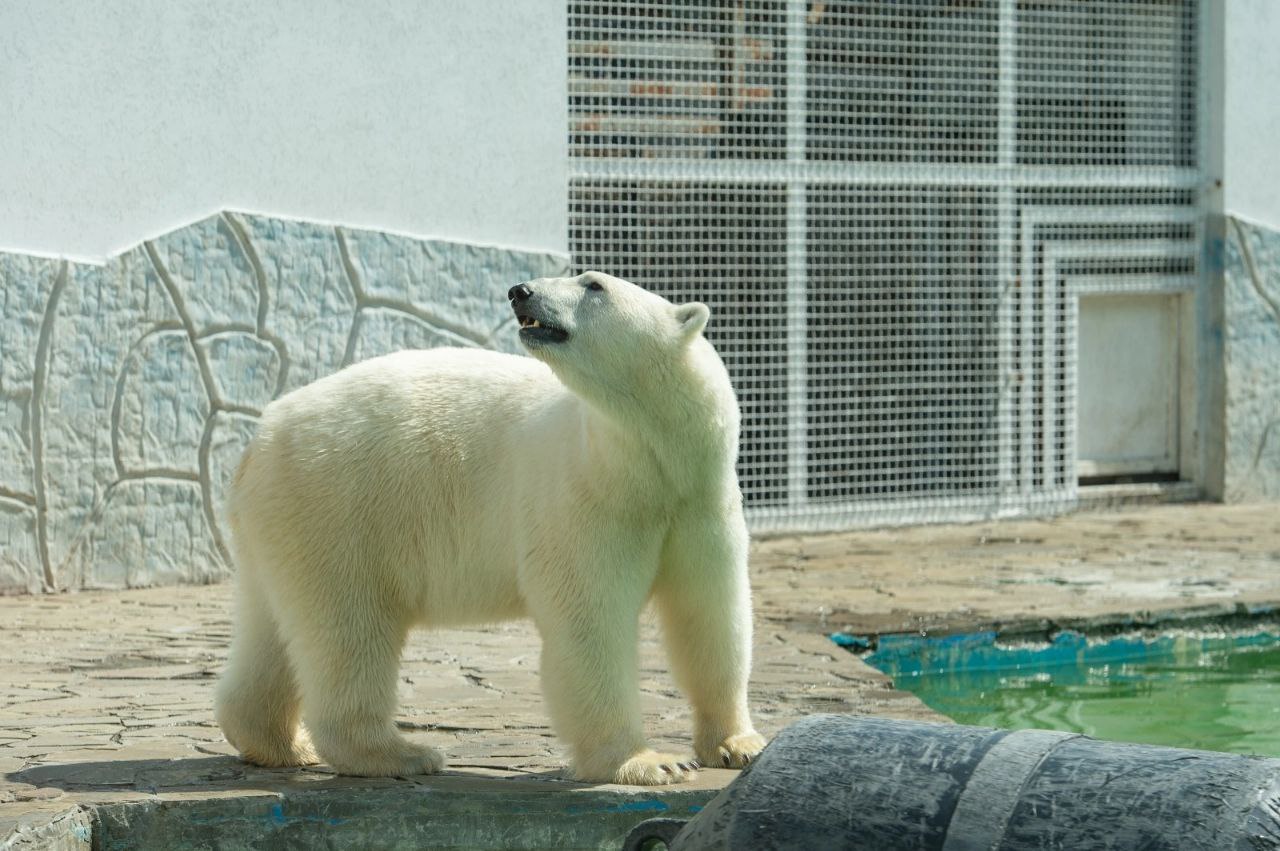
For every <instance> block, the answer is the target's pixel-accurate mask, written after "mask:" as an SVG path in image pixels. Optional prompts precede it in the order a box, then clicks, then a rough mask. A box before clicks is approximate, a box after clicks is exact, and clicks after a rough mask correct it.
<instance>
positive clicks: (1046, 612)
mask: <svg viewBox="0 0 1280 851" xmlns="http://www.w3.org/2000/svg"><path fill="white" fill-rule="evenodd" d="M752 585H753V588H754V591H755V604H756V613H757V624H756V626H757V629H756V660H755V668H754V675H753V681H752V704H753V709H754V712H755V716H756V720H757V724H758V726H759V727H760V729H761V731H762V732H765V733H766V734H773V733H776V732H777V731H778V730H780V729H782V728H783V727H785V726H786V725H787V724H788V723H790V722H792V721H794V720H796V719H798V718H800V717H802V716H804V715H807V714H812V713H815V712H853V713H864V714H872V715H884V716H891V717H897V718H916V719H930V718H936V716H935V715H934V714H933V713H932V712H931V711H930V710H929V709H927V708H926V707H924V706H923V705H922V704H920V703H919V702H918V701H917V700H916V699H915V698H914V697H913V696H911V695H909V694H906V693H905V692H897V691H894V690H893V688H892V685H891V683H889V682H888V681H887V679H886V678H885V677H884V676H883V675H881V674H879V673H878V672H876V671H873V670H872V669H870V668H869V667H867V666H866V665H864V664H863V663H861V662H860V661H859V660H858V659H857V658H855V657H854V656H852V655H849V654H847V653H845V652H844V651H842V650H840V649H838V648H836V647H835V646H834V645H833V644H832V643H831V642H830V641H828V640H827V639H826V638H825V635H826V634H827V633H830V632H834V631H845V632H854V633H862V634H866V633H881V632H898V631H918V630H922V629H924V630H928V631H938V630H956V629H970V628H976V627H984V628H987V627H992V626H995V627H997V628H999V629H1002V630H1004V631H1006V632H1009V633H1026V632H1040V631H1045V630H1048V629H1051V628H1053V627H1055V626H1064V625H1065V626H1077V627H1079V626H1085V627H1096V626H1102V625H1106V624H1111V623H1123V622H1132V621H1139V622H1143V621H1168V620H1171V619H1179V618H1187V617H1220V616H1224V615H1232V614H1242V613H1248V612H1255V611H1265V610H1267V609H1268V608H1269V607H1272V606H1277V605H1280V506H1276V505H1259V506H1220V505H1176V506H1159V507H1149V508H1135V509H1128V510H1124V511H1116V512H1108V513H1081V514H1076V515H1071V516H1067V517H1060V518H1055V519H1052V520H1044V521H1016V522H1009V521H1004V522H999V523H994V522H993V523H983V524H973V525H952V526H932V527H917V528H911V529H892V530H878V531H867V532H856V533H848V534H838V535H825V536H806V537H788V538H776V539H770V540H764V541H758V542H756V543H755V545H754V546H753V555H752ZM230 596H231V595H230V588H229V587H227V586H208V587H196V588H163V589H143V590H133V591H124V592H92V593H88V592H86V593H79V594H65V595H56V596H45V597H17V598H4V599H0V646H3V647H4V648H5V650H4V652H3V653H2V654H0V849H5V848H10V847H12V848H21V847H30V848H36V847H55V845H54V844H53V843H55V841H56V842H57V843H62V844H60V845H56V847H66V848H72V847H77V848H78V847H84V848H88V847H89V844H88V843H89V835H90V833H91V831H92V830H93V829H95V828H94V822H93V813H92V808H94V807H98V806H100V805H116V806H115V809H113V810H111V811H110V812H111V813H112V815H111V818H110V819H107V821H108V822H111V824H114V830H115V831H116V833H115V834H114V835H115V836H117V837H118V836H121V835H126V834H127V832H128V831H130V830H132V831H134V832H135V834H134V835H136V836H142V835H144V834H145V835H150V836H151V837H152V839H151V840H150V841H151V843H152V845H154V846H155V847H159V844H160V843H162V842H172V841H177V840H176V839H175V837H176V836H177V835H178V834H177V833H174V832H173V831H175V830H178V828H177V827H174V824H175V822H174V819H175V818H177V817H176V816H174V817H173V818H170V816H172V814H173V813H176V812H178V811H179V810H181V809H182V808H183V807H186V808H188V809H190V808H195V809H192V810H191V811H192V812H195V810H199V812H201V813H203V815H202V816H200V819H203V821H201V820H200V819H197V822H198V824H196V826H195V827H192V826H191V824H192V823H191V820H190V819H189V818H188V819H187V820H186V821H185V822H183V824H184V826H183V827H182V829H183V830H186V829H190V830H193V831H196V833H194V834H192V835H193V836H198V837H203V838H204V839H208V837H210V836H213V835H215V834H216V831H214V829H213V828H211V827H209V825H211V824H214V823H217V824H220V825H222V826H223V827H222V828H218V829H224V828H225V829H226V830H228V831H233V832H234V831H239V832H240V833H238V834H236V835H237V836H242V837H251V836H266V835H267V834H268V833H269V832H270V831H279V837H281V841H283V838H285V837H292V838H291V839H290V841H294V842H305V841H308V840H306V839H305V837H306V836H310V835H311V834H308V833H306V831H313V832H314V831H317V830H329V831H330V832H333V831H339V830H346V829H348V828H350V830H351V831H355V830H356V828H357V827H359V829H360V830H369V831H374V833H371V834H368V835H364V834H361V835H363V836H365V838H364V839H363V840H361V839H359V837H358V836H357V835H356V833H351V834H350V835H351V836H353V837H356V839H353V840H352V842H365V843H366V844H367V843H368V842H370V841H372V840H371V839H370V837H371V836H372V837H374V838H376V837H377V836H378V835H381V836H383V838H385V836H386V834H385V832H383V833H381V834H379V833H378V832H377V831H385V829H386V828H385V813H386V811H387V809H388V807H389V805H390V802H393V801H394V802H398V803H397V804H396V806H398V807H399V808H400V809H401V810H403V811H404V812H409V811H410V810H412V807H413V806H414V803H413V802H415V801H421V800H427V799H428V798H429V799H430V800H431V801H432V802H433V803H432V809H431V814H433V815H434V814H439V813H442V812H445V811H448V812H450V813H454V814H455V815H456V818H455V820H454V822H451V824H456V825H463V826H464V827H466V828H467V829H471V827H467V826H474V825H475V824H476V823H477V821H479V822H485V823H487V825H482V826H483V827H485V829H488V830H489V831H490V833H492V831H493V819H494V817H495V816H494V815H493V813H494V812H495V808H497V809H498V810H501V811H502V812H503V813H506V814H507V817H509V818H510V819H512V822H511V823H512V825H516V826H518V825H521V824H526V823H531V820H534V817H533V816H531V815H529V814H530V813H532V812H533V811H534V810H537V811H539V812H543V811H544V810H545V813H546V815H547V818H548V819H551V820H558V821H559V822H561V823H563V822H564V821H565V819H566V815H565V814H566V813H568V814H570V815H572V816H574V817H577V816H582V819H581V821H582V822H583V823H584V824H585V823H587V822H588V821H590V820H591V818H593V816H592V814H593V813H597V814H599V813H609V814H610V815H609V818H612V819H614V821H616V822H617V824H618V825H623V826H625V823H628V822H634V821H638V820H640V819H641V818H643V817H644V816H645V815H646V814H649V813H648V811H647V809H646V808H649V809H652V810H655V811H662V812H665V813H666V814H674V813H678V812H682V811H688V810H689V808H690V807H696V806H698V805H699V803H700V802H705V800H706V799H707V798H709V797H710V796H711V795H712V794H713V793H714V792H715V790H717V789H719V788H720V787H722V786H723V785H724V784H726V783H727V782H729V781H730V780H732V779H733V777H734V776H735V775H734V773H733V772H730V771H724V770H705V771H703V772H702V774H701V776H700V777H699V779H698V780H697V781H696V782H695V783H694V784H690V785H688V786H685V787H677V788H672V787H668V788H666V789H662V790H642V789H629V788H625V787H592V786H586V785H583V784H573V783H568V782H566V781H563V780H560V779H559V770H560V768H561V767H562V765H563V750H562V749H561V748H560V746H559V745H558V743H557V742H556V741H555V739H554V738H553V737H552V735H551V732H550V730H549V729H548V727H547V723H546V719H545V715H544V712H543V710H542V703H541V697H540V695H539V692H538V684H537V665H538V640H537V636H536V634H535V633H534V631H533V630H532V628H531V627H530V626H529V625H527V624H522V623H517V624H509V625H503V626H499V627H493V628H486V629H471V630H449V631H438V632H430V633H419V634H416V635H415V636H414V637H413V639H412V640H411V643H410V645H409V648H408V650H407V651H406V654H405V661H404V665H403V668H402V672H401V696H402V700H403V705H402V709H401V713H400V721H401V724H402V727H404V728H405V729H406V730H407V731H408V732H409V733H410V734H411V735H414V736H416V737H420V738H421V740H422V741H425V742H427V743H429V744H432V745H435V746H437V747H440V748H442V749H443V750H444V751H445V752H446V754H447V756H448V758H449V761H450V765H449V769H448V771H447V772H446V773H445V774H443V775H441V776H439V777H435V778H408V779H405V778H401V779H387V780H359V779H353V778H343V777H337V776H335V775H333V774H332V773H331V772H329V771H328V770H327V769H325V767H323V766H318V767H315V768H311V769H295V770H282V771H268V770H264V769H257V768H253V767H250V766H246V765H244V764H242V763H240V762H239V761H238V760H237V759H236V758H235V757H234V751H233V750H232V749H231V748H230V747H229V746H228V745H227V744H226V743H225V742H224V741H223V740H222V737H221V735H220V733H219V731H218V729H217V727H216V726H215V725H214V723H213V718H212V710H211V696H212V687H213V683H214V681H215V678H216V676H217V673H218V671H219V669H220V668H221V666H222V664H223V661H224V660H225V656H226V651H227V645H228V641H229V638H230V629H231V621H230ZM642 659H643V661H642V669H643V670H642V675H641V681H642V682H641V687H642V690H643V695H644V703H645V710H646V723H647V728H648V730H649V733H650V735H651V737H652V739H653V740H654V742H655V743H656V744H657V745H659V746H661V747H665V748H671V749H675V750H677V751H679V752H683V751H688V750H689V747H690V736H689V733H690V730H689V713H688V710H687V708H686V707H685V705H684V702H683V700H681V698H680V696H679V694H678V693H677V692H676V690H675V688H674V686H673V684H672V682H671V680H670V678H669V677H668V675H667V673H666V667H665V664H664V662H663V660H662V656H661V652H660V648H659V645H658V641H657V636H656V631H655V629H654V628H653V626H652V625H651V624H650V625H649V626H648V628H647V629H646V630H645V639H644V647H643V653H642ZM939 720H941V719H939ZM424 795H425V796H427V797H426V798H424ZM307 796H310V797H309V798H308V797H307ZM575 796H576V797H575ZM304 798H306V799H307V800H310V801H312V802H313V803H315V802H320V803H319V804H316V806H321V805H322V809H323V808H327V809H323V811H324V812H326V813H331V812H337V811H338V810H341V812H343V813H344V815H342V816H332V815H331V816H325V817H324V818H321V817H320V816H317V815H315V813H316V812H320V810H316V809H314V807H313V808H312V809H306V808H305V807H303V806H302V805H301V804H299V803H297V802H298V801H301V800H303V799H304ZM553 800H554V801H555V803H554V805H548V806H546V807H543V805H542V803H539V802H543V803H545V802H548V801H553ZM619 800H620V801H624V802H626V803H624V804H618V803H617V801H619ZM448 801H454V802H455V804H450V805H447V806H446V804H445V803H442V802H448ZM485 801H489V802H490V803H489V804H488V805H485V804H484V802H485ZM520 801H523V802H525V803H523V804H520V805H519V806H516V804H515V803H514V802H520ZM281 802H283V805H285V806H287V807H291V808H292V809H290V810H286V809H282V803H281ZM486 806H487V807H488V809H487V810H486V809H485V807H486ZM334 807H337V808H338V809H337V810H335V809H334ZM450 807H452V809H450ZM477 807H479V808H480V809H478V810H477V809H476V808H477ZM512 807H515V809H512ZM344 808H345V809H344ZM522 808H523V809H522ZM530 808H532V809H530ZM540 808H541V809H540ZM681 808H684V809H683V810H682V809H681ZM101 812H105V810H103V811H100V814H99V815H100V818H99V822H97V825H98V827H99V828H102V825H103V824H104V823H105V822H103V821H102V819H101ZM246 812H248V813H251V814H253V818H242V817H241V816H242V814H243V813H246ZM291 813H292V814H293V815H291ZM370 813H375V814H377V818H375V817H374V816H372V815H369V814H370ZM122 814H123V815H122ZM130 814H132V815H130ZM166 814H168V815H166ZM362 814H363V815H362ZM295 816H296V817H295ZM165 818H169V821H165ZM600 818H603V816H600ZM112 819H114V821H112ZM122 819H123V821H121V820H122ZM130 819H132V821H130ZM325 819H328V821H325ZM361 819H364V821H361ZM405 819H406V821H405V824H406V825H408V826H407V827H404V828H403V829H406V830H408V829H410V828H419V827H421V826H422V824H425V822H423V821H421V820H418V821H413V820H411V819H408V817H407V816H406V817H405ZM570 820H572V819H570ZM597 821H598V819H597ZM166 825H167V826H166ZM338 825H346V827H342V828H339V827H338ZM379 825H382V826H381V827H380V826H379ZM422 829H431V830H440V829H443V828H441V827H438V826H437V827H430V826H428V827H427V828H422ZM476 829H480V828H478V827H477V828H476ZM511 829H512V830H515V829H516V828H515V827H512V828H511ZM618 829H621V828H618ZM166 830H167V831H169V832H168V833H166V832H165V831H166ZM148 831H150V833H149V834H148ZM210 831H213V833H211V832H210ZM289 831H293V832H292V833H289ZM624 832H625V831H624ZM228 835H230V834H228ZM406 835H407V834H406ZM512 835H514V834H512ZM584 835H585V834H584ZM336 836H337V834H336V833H335V834H333V836H331V837H330V838H331V839H333V838H334V837H336ZM139 841H140V842H141V841H142V840H139ZM203 841H204V840H203V839H202V840H201V842H197V843H196V845H197V846H199V845H201V843H202V842H203ZM416 841H422V840H421V839H419V840H416ZM514 841H515V840H513V842H514ZM522 841H526V840H522ZM528 841H532V840H528ZM592 841H594V840H592ZM583 842H584V843H587V844H590V843H589V842H588V841H587V840H585V839H584V840H583ZM210 843H211V847H213V846H217V845H218V844H219V843H218V842H213V841H212V840H210ZM107 844H108V845H109V844H110V843H107ZM144 844H145V843H144ZM230 844H231V845H235V843H234V842H231V843H230ZM193 847H195V846H193ZM237 847H243V846H237ZM352 847H358V845H354V844H353V846H352ZM495 847H498V846H495Z"/></svg>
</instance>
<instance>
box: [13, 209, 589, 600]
mask: <svg viewBox="0 0 1280 851" xmlns="http://www.w3.org/2000/svg"><path fill="white" fill-rule="evenodd" d="M567 267H568V262H567V258H566V257H565V256H564V255H562V254H555V253H548V252H524V251H514V250H505V249H496V248H488V247H484V246H477V245H473V244H468V243H451V242H444V241H433V240H416V239H410V238H406V237H398V236H392V235H388V234H385V233H380V232H376V231H365V230H356V229H351V228H335V227H331V226H327V225H318V224H313V223H309V222H300V221H291V220H285V219H279V218H268V217H263V216H253V215H244V214H233V213H224V214H220V215H216V216H213V217H210V218H208V219H205V220H203V221H200V222H197V223H195V224H193V225H190V226H188V227H185V228H182V229H180V230H177V231H174V232H173V233H169V234H166V235H164V236H162V237H160V238H158V239H155V240H151V241H148V242H145V243H144V244H142V245H140V246H138V247H136V248H133V249H131V250H129V251H127V252H125V253H124V254H122V255H121V256H119V257H117V258H114V259H113V260H111V261H109V262H108V263H107V264H105V265H101V266H97V265H89V264H81V263H75V262H69V261H65V260H55V259H46V258H40V257H33V256H30V255H21V254H0V307H2V308H3V309H2V310H0V593H4V592H18V591H35V590H39V589H41V588H42V587H43V588H68V587H70V588H86V587H87V588H99V587H109V588H116V587H126V586H137V585H151V584H167V583H175V582H207V581H212V580H215V579H219V578H222V577H225V576H226V575H228V572H229V570H230V565H229V562H228V560H227V556H226V549H225V529H224V527H223V520H222V516H221V508H222V499H223V490H224V487H225V484H226V482H227V481H228V477H229V476H230V474H231V471H232V470H233V469H234V467H235V464H236V463H237V461H238V459H239V456H240V454H241V452H242V451H243V449H244V446H245V445H246V443H247V442H248V440H249V439H250V437H251V436H252V434H253V430H254V427H255V425H256V422H257V418H258V416H259V414H260V412H261V411H262V409H263V407H264V406H265V405H266V404H267V402H269V401H270V400H271V399H272V398H274V397H275V396H278V395H279V394H281V393H284V392H286V391H288V390H291V389H293V388H296V387H300V386H302V385H303V384H306V383H308V382H310V381H313V380H315V379H316V378H319V377H320V376H323V375H326V374H328V373H331V372H334V371H335V370H337V369H339V368H341V367H342V366H343V365H345V364H348V363H352V362H355V361H358V360H362V359H364V358H368V357H373V356H375V355H378V354H382V353H384V352H388V351H392V350H396V349H402V348H424V347H429V346H438V345H460V346H486V347H490V348H496V349H500V350H507V351H518V342H517V340H516V329H515V322H514V319H513V317H512V314H511V310H510V308H509V306H508V305H507V303H506V292H507V289H508V288H509V287H510V286H511V285H512V284H513V283H516V282H519V281H522V280H528V279H529V278H533V277H539V276H542V275H554V274H560V273H562V272H564V271H565V270H567Z"/></svg>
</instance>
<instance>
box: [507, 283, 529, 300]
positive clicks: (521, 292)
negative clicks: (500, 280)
mask: <svg viewBox="0 0 1280 851" xmlns="http://www.w3.org/2000/svg"><path fill="white" fill-rule="evenodd" d="M531 295H533V290H531V289H529V285H528V284H516V285H515V286H514V287H512V288H511V289H509V290H507V298H508V299H510V300H511V301H524V300H525V299H527V298H528V297H529V296H531Z"/></svg>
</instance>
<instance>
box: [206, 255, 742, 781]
mask: <svg viewBox="0 0 1280 851" xmlns="http://www.w3.org/2000/svg"><path fill="white" fill-rule="evenodd" d="M509 295H510V297H511V298H512V306H513V309H514V310H515V312H516V314H517V316H518V317H519V321H520V324H521V326H522V328H521V331H520V337H521V340H522V342H523V343H524V345H525V347H526V348H527V349H528V350H529V352H530V353H531V354H532V355H533V356H534V357H533V358H526V357H518V356H514V355H506V354H497V353H494V352H489V351H484V350H479V349H434V350H428V351H405V352H399V353H396V354H392V355H387V356H385V357H380V358H375V359H372V360H368V361H365V362H363V363H360V364H357V365H355V366H351V367H348V368H346V369H344V370H342V371H341V372H338V373H337V374H335V375H332V376H329V377H327V378H324V379H321V380H319V381H316V382H315V383H313V384H311V385H309V386H307V387H303V388H302V389H300V390H297V391H295V392H293V393H289V394H288V395H286V396H283V397H282V398H280V399H279V400H277V401H276V402H273V403H272V404H271V405H270V406H268V408H267V410H266V411H265V412H264V414H263V417H262V423H261V426H260V428H259V431H258V433H257V435H256V437H255V438H254V440H253V441H252V443H251V445H250V446H249V448H248V450H247V451H246V453H245V457H244V459H243V461H242V462H241V465H240V467H239V469H238V471H237V473H236V476H235V479H234V482H233V484H232V488H231V495H230V499H229V519H230V523H231V528H232V532H233V535H234V555H235V558H236V562H237V565H238V574H237V586H238V588H237V592H238V593H237V613H236V621H237V624H236V632H235V635H234V640H233V643H232V647H231V657H230V661H229V663H228V665H227V669H226V672H225V674H224V675H223V678H222V681H221V683H220V684H219V689H218V695H217V717H218V723H219V724H220V725H221V727H222V730H223V732H224V733H225V734H226V736H227V739H228V741H230V742H231V743H232V745H234V746H235V747H236V748H237V749H238V750H239V751H240V752H241V753H242V754H243V756H244V757H245V759H247V760H249V761H251V762H255V763H258V764H261V765H268V766H285V765H297V764H305V763H310V762H315V761H317V757H319V758H321V759H323V760H325V761H327V762H328V763H329V764H330V765H332V766H333V767H334V768H335V769H337V770H338V771H340V772H343V773H347V774H358V775H412V774H420V773H431V772H436V771H439V770H440V769H441V767H442V766H443V764H444V762H443V759H442V757H441V755H440V754H439V753H438V752H437V751H435V750H433V749H431V748H428V747H423V746H421V745H418V744H413V743H411V742H409V741H407V740H406V739H405V738H404V737H403V736H401V735H400V734H399V733H398V732H397V731H396V728H395V725H394V714H395V710H396V680H397V673H398V666H399V661H400V653H401V648H402V646H403V644H404V641H405V638H406V634H407V632H408V630H409V629H410V628H411V627H414V626H420V625H422V626H450V625H459V624H474V623H483V622H494V621H498V620H502V619H509V618H517V617H522V616H531V617H532V619H533V620H534V622H535V623H536V625H537V627H538V630H539V632H540V634H541V636H542V662H541V678H542V684H543V691H544V693H545V697H546V702H547V705H548V707H549V711H550V714H551V720H552V724H553V726H554V728H555V730H556V732H557V733H558V735H559V736H560V737H561V738H562V739H563V740H564V741H565V742H566V743H567V744H568V746H569V749H570V753H571V759H572V766H573V774H574V776H575V777H577V778H578V779H582V780H591V781H611V782H618V783H634V784H658V783H673V782H679V781H681V780H685V779H688V778H690V777H691V776H693V774H694V772H695V770H696V768H697V764H696V763H695V762H694V760H693V759H692V758H690V757H678V756H673V755H669V754H662V753H655V752H654V751H653V750H651V749H650V748H649V747H648V745H647V744H646V742H645V736H644V731H643V729H642V725H641V713H640V703H639V691H638V687H637V678H638V672H637V632H638V619H639V615H640V612H641V609H642V608H643V607H644V606H645V604H646V602H647V601H649V600H650V599H652V600H653V601H654V602H655V603H656V606H657V609H658V611H659V614H660V618H661V621H662V625H663V632H664V637H665V640H666V645H667V648H668V653H669V656H670V661H671V665H672V668H673V672H674V674H675V677H676V679H677V681H678V682H679V684H680V685H681V687H682V689H683V690H684V691H685V693H686V694H687V695H688V697H689V699H690V701H691V703H692V705H693V709H694V723H695V730H694V750H695V752H696V756H697V759H698V760H700V761H701V763H702V764H704V765H711V766H717V767H719V766H731V767H741V766H742V765H745V764H746V763H747V762H749V761H750V759H751V757H752V756H753V755H755V754H756V753H758V752H759V750H760V749H761V748H762V747H763V745H764V740H763V739H761V737H760V736H759V735H757V734H756V732H755V730H754V729H753V728H752V724H751V720H750V717H749V714H748V710H747V699H746V689H747V675H748V670H749V668H750V654H751V609H750V599H749V596H750V591H749V588H748V584H747V531H746V527H745V524H744V522H743V516H742V500H741V495H740V492H739V490H738V484H737V479H736V476H735V473H734V461H735V457H736V452H737V437H738V406H737V403H736V401H735V398H734V394H733V389H732V387H731V386H730V383H729V377H728V374H727V373H726V371H725V368H724V365H723V364H722V363H721V361H720V359H719V357H718V356H717V355H716V353H715V351H714V349H712V347H711V345H710V344H709V343H708V342H707V341H706V340H705V339H704V338H703V336H702V329H703V327H704V325H705V324H706V322H707V318H708V315H709V312H708V310H707V308H706V307H705V306H704V305H702V304H697V303H693V304H686V305H682V306H678V307H677V306H674V305H672V304H671V303H670V302H668V301H666V300H665V299H663V298H661V297H659V296H657V295H654V294H652V293H649V292H646V291H645V290H643V289H641V288H640V287H637V286H635V285H633V284H630V283H627V282H626V281H622V280H618V279H616V278H613V277H610V276H608V275H603V274H600V273H594V272H592V273H587V274H584V275H581V276H578V277H573V278H549V279H541V280H537V281H531V282H529V283H528V284H522V285H520V286H517V287H513V288H512V290H511V292H510V294H509ZM300 720H301V721H302V722H303V724H304V727H300V726H299V721H300Z"/></svg>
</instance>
